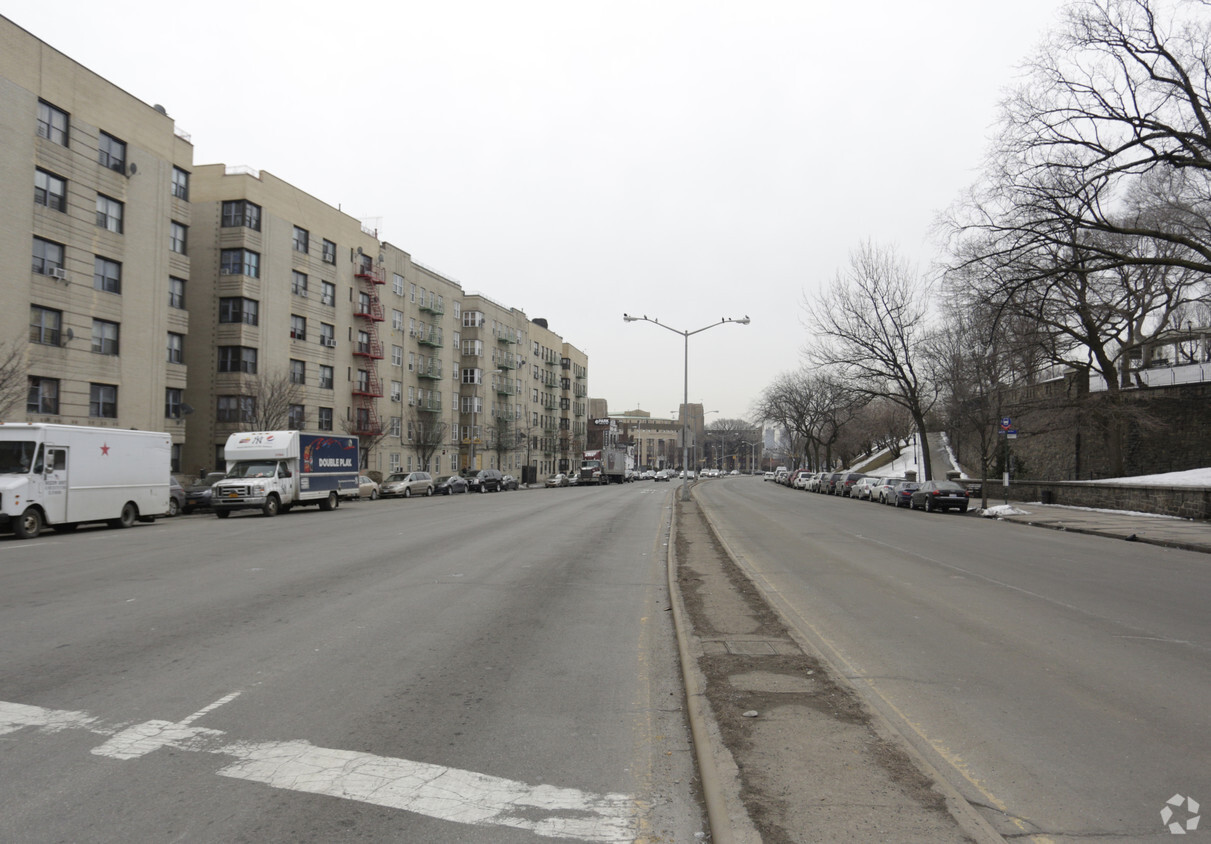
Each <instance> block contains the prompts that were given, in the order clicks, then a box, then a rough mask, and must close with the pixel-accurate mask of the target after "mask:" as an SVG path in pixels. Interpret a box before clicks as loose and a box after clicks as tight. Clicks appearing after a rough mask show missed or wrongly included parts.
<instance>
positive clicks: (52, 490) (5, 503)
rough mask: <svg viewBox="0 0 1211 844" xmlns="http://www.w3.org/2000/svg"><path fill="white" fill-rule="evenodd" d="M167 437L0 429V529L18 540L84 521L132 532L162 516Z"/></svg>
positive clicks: (17, 426)
mask: <svg viewBox="0 0 1211 844" xmlns="http://www.w3.org/2000/svg"><path fill="white" fill-rule="evenodd" d="M171 470H172V437H170V436H169V435H168V434H165V433H155V432H152V431H130V430H125V429H122V428H93V427H90V426H86V425H51V424H45V423H22V422H10V423H7V424H2V425H0V527H2V526H4V525H8V526H10V527H11V528H12V531H13V533H15V534H16V535H17V536H18V537H20V538H21V539H32V538H33V537H35V536H37V535H38V534H39V533H41V532H42V529H43V527H46V526H50V527H53V528H54V529H55V530H56V531H57V532H59V533H64V532H67V531H72V530H75V529H76V527H77V526H79V525H81V524H84V523H87V522H106V523H107V524H109V526H110V527H130V526H131V525H133V524H134V523H135V522H136V521H145V522H149V521H152V520H153V519H155V517H156V516H161V515H163V514H165V513H167V512H168V482H169V478H170V476H171Z"/></svg>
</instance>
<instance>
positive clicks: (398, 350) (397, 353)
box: [391, 346, 404, 366]
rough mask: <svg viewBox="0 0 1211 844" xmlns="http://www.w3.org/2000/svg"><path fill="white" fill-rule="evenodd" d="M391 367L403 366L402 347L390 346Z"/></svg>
mask: <svg viewBox="0 0 1211 844" xmlns="http://www.w3.org/2000/svg"><path fill="white" fill-rule="evenodd" d="M391 365H392V366H403V365H404V347H403V346H392V347H391Z"/></svg>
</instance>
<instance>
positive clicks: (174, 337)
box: [168, 331, 185, 363]
mask: <svg viewBox="0 0 1211 844" xmlns="http://www.w3.org/2000/svg"><path fill="white" fill-rule="evenodd" d="M168 362H169V363H184V362H185V335H184V334H177V333H176V332H174V331H169V332H168Z"/></svg>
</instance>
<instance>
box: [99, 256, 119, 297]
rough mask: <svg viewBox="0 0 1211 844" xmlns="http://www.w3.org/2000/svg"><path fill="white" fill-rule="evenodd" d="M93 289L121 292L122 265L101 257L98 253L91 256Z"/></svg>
mask: <svg viewBox="0 0 1211 844" xmlns="http://www.w3.org/2000/svg"><path fill="white" fill-rule="evenodd" d="M93 289H94V290H103V291H104V292H106V293H121V292H122V265H121V264H119V263H118V262H117V261H111V260H109V259H108V258H102V257H101V256H100V255H97V256H95V257H94V258H93Z"/></svg>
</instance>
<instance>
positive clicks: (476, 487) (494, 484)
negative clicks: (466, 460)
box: [467, 469, 505, 492]
mask: <svg viewBox="0 0 1211 844" xmlns="http://www.w3.org/2000/svg"><path fill="white" fill-rule="evenodd" d="M504 478H505V476H504V475H503V474H501V471H500V469H480V470H479V471H478V472H476V473H475V474H474V475H472V476H471V477H470V478H468V479H467V484H468V485H467V491H468V492H500V490H501V484H502V483H503V482H504Z"/></svg>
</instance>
